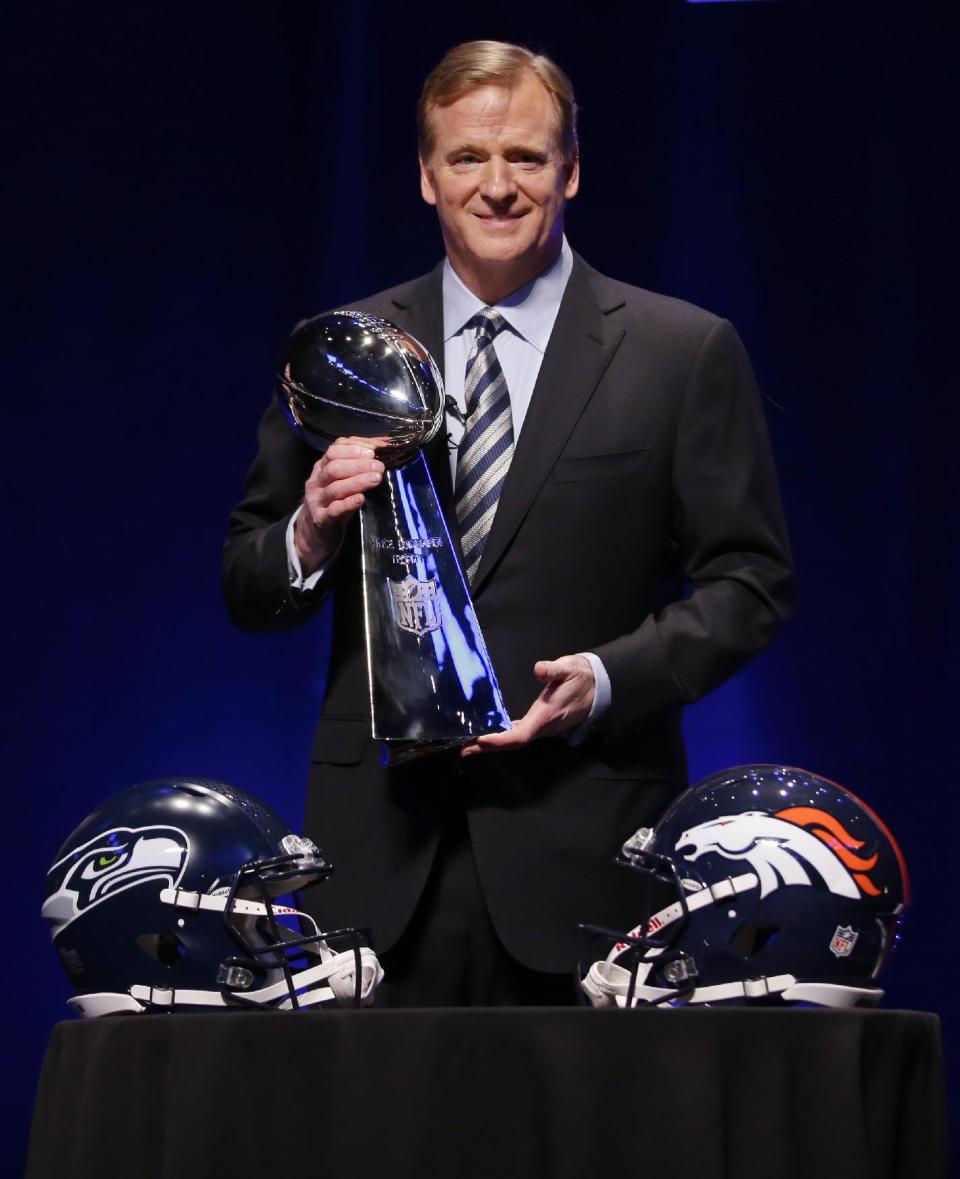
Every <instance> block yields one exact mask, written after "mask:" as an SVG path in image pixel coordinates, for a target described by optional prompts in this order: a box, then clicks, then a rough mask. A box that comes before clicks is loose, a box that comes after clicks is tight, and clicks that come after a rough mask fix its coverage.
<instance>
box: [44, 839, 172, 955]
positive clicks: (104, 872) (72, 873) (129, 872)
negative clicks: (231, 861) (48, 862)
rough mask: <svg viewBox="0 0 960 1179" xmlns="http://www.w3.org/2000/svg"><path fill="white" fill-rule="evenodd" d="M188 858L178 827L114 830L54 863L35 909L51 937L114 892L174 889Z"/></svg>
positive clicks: (91, 840) (107, 898)
mask: <svg viewBox="0 0 960 1179" xmlns="http://www.w3.org/2000/svg"><path fill="white" fill-rule="evenodd" d="M189 858H190V840H189V839H188V838H187V836H186V834H185V833H184V832H183V831H181V830H180V828H179V827H160V826H155V827H135V828H131V827H114V828H113V830H111V831H104V832H102V833H101V834H100V835H95V836H94V837H93V839H90V840H88V841H87V842H86V843H85V844H83V845H82V846H81V847H78V848H75V849H74V850H73V851H71V852H70V853H69V855H66V856H64V857H63V859H62V860H58V861H57V863H56V864H54V865H53V867H52V868H51V869H50V871H49V872H48V873H47V876H48V878H49V879H50V881H51V884H54V883H56V882H57V879H58V877H59V875H60V874H61V873H62V874H63V879H62V880H60V882H59V887H57V889H56V891H55V892H51V893H50V895H49V896H48V897H47V899H46V901H44V904H43V909H42V910H41V912H42V915H43V918H44V920H45V921H46V922H47V924H48V925H49V926H50V932H51V935H52V936H53V937H56V935H57V934H58V933H60V932H62V931H63V930H64V929H66V927H67V926H68V925H69V924H70V923H71V922H72V921H74V920H76V918H77V917H79V916H81V915H82V914H83V913H85V912H87V911H88V910H90V909H92V908H94V907H95V906H96V905H99V904H101V903H102V902H103V901H108V900H109V899H110V898H111V897H113V896H116V894H117V893H119V892H123V891H125V890H126V889H128V888H133V887H134V886H136V885H138V884H145V883H146V882H147V881H148V880H156V881H161V882H162V883H163V885H165V886H166V887H167V888H176V886H177V885H178V884H179V883H180V880H181V878H182V877H183V872H184V869H185V868H186V866H187V861H188V860H189Z"/></svg>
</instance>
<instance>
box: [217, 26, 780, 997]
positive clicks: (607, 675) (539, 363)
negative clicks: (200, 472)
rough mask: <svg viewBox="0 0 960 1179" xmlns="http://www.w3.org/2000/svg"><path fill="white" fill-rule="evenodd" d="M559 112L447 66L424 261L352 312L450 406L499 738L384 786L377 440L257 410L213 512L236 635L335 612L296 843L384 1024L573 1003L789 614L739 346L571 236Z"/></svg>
mask: <svg viewBox="0 0 960 1179" xmlns="http://www.w3.org/2000/svg"><path fill="white" fill-rule="evenodd" d="M575 115H576V107H575V103H574V100H573V93H572V90H571V88H570V84H569V82H568V80H567V79H566V77H565V75H564V74H563V73H562V72H561V71H560V70H559V69H558V68H557V67H556V66H555V65H554V63H552V62H551V61H550V60H549V59H547V58H545V57H543V56H538V55H534V54H531V53H529V52H528V51H527V50H525V49H521V48H519V47H517V46H512V45H505V44H501V43H498V42H471V43H468V44H466V45H461V46H458V47H456V48H455V49H453V50H451V51H450V52H449V53H448V54H447V55H446V57H445V58H444V59H443V61H441V63H440V64H439V65H438V66H437V67H436V69H435V70H434V71H433V73H432V74H431V75H430V77H429V78H428V79H427V82H426V84H425V86H424V91H423V95H422V97H421V102H420V108H419V126H420V164H421V190H422V194H423V197H424V199H425V200H426V201H427V202H428V203H429V204H431V205H434V206H435V207H436V210H437V214H438V217H439V221H440V228H441V232H442V234H443V241H444V247H445V250H446V261H445V262H444V264H443V265H442V266H440V267H438V268H437V269H435V270H434V271H433V272H432V273H431V274H428V275H426V276H425V277H423V278H421V279H417V280H415V281H413V282H411V283H407V284H404V285H403V286H400V287H397V288H394V289H393V290H390V291H386V292H383V293H381V294H379V295H376V296H374V297H372V298H369V299H363V300H360V301H359V302H358V303H356V304H354V306H356V307H358V308H362V309H364V310H366V311H369V312H372V313H373V314H377V315H381V316H384V317H385V318H388V319H391V320H393V321H395V322H396V323H398V324H400V325H401V326H402V327H404V328H406V329H407V330H409V331H410V332H411V333H412V334H413V335H415V336H416V337H417V338H418V339H420V340H421V341H422V342H423V343H424V344H425V345H426V346H427V347H428V349H429V350H430V351H431V352H432V353H433V355H434V357H435V358H436V359H437V360H438V362H439V361H441V360H442V362H443V367H444V370H445V373H444V375H445V381H446V385H447V391H448V393H450V394H451V396H452V397H453V398H454V399H455V400H456V401H457V402H458V405H459V412H458V413H457V414H454V415H452V416H451V418H450V421H449V425H450V429H451V439H452V442H453V443H454V444H456V446H457V450H456V451H455V452H454V453H453V455H452V457H451V456H450V455H449V454H448V452H447V448H446V446H445V445H444V444H443V441H442V440H438V443H437V445H435V446H434V447H433V448H432V449H430V450H429V451H428V454H427V457H428V461H429V462H430V465H431V469H432V472H433V477H434V481H435V483H436V484H437V488H438V494H439V495H440V498H441V502H442V503H443V504H444V507H445V511H446V515H447V518H448V520H449V521H450V522H451V524H453V525H454V526H456V525H457V524H459V531H460V534H461V539H462V547H463V555H464V563H465V567H466V568H467V570H468V573H469V576H470V579H471V585H472V591H473V596H474V601H475V604H476V608H477V613H478V616H479V619H480V623H481V626H482V628H483V631H484V635H485V637H486V640H487V645H488V647H489V650H490V654H491V657H492V659H493V663H494V666H495V668H496V670H497V676H498V680H499V683H500V686H501V689H502V690H503V693H504V697H505V700H506V704H507V708H508V711H509V713H510V715H511V717H513V718H516V719H515V720H514V725H513V728H512V730H511V731H510V732H508V733H502V734H494V735H490V736H486V737H482V738H480V739H479V740H478V741H476V742H474V743H473V744H471V745H469V746H468V747H466V748H465V749H464V750H463V751H462V752H461V753H460V754H459V755H456V754H449V755H441V756H436V757H433V758H429V759H425V760H424V761H420V762H413V763H408V764H405V765H402V766H399V767H395V768H392V769H385V768H384V767H382V766H381V764H380V758H379V756H378V751H377V749H376V747H375V745H374V743H373V742H372V740H371V739H370V737H369V717H368V713H367V709H368V705H367V700H368V696H367V686H366V669H365V663H364V656H363V648H362V630H361V593H360V584H359V552H358V537H357V532H358V529H357V521H356V512H357V510H358V508H359V507H360V506H361V505H362V503H363V496H364V493H365V492H366V491H367V490H368V489H369V488H370V487H373V486H375V485H376V484H377V483H378V482H379V481H380V479H381V477H382V474H383V467H382V464H381V463H380V462H379V460H378V459H377V457H376V453H375V450H376V443H375V441H374V442H371V441H370V440H364V439H340V440H338V441H337V442H335V443H333V444H332V445H331V446H330V447H329V448H328V450H327V451H326V453H325V454H324V455H323V456H322V457H321V458H320V459H319V460H318V461H315V455H314V454H313V453H312V452H309V451H308V450H307V448H306V447H305V446H304V445H303V444H302V443H300V442H299V441H298V439H297V438H296V437H295V436H294V434H293V432H292V431H291V430H290V428H289V426H288V425H287V423H286V421H285V420H284V418H283V415H282V414H281V412H280V410H279V409H278V408H277V407H276V406H275V405H272V406H271V407H270V408H269V409H268V410H267V413H266V415H265V416H264V419H263V422H262V424H261V430H260V436H259V440H260V450H259V454H258V456H257V459H256V461H255V462H254V465H253V467H252V468H251V471H250V474H249V476H248V482H247V491H246V496H245V499H244V501H243V502H242V503H241V504H240V505H239V507H238V508H237V509H236V510H235V512H234V513H233V516H232V518H231V531H230V536H229V538H228V541H227V545H226V551H225V564H224V585H225V592H226V598H227V602H228V606H229V609H230V611H231V615H232V617H233V618H234V620H235V622H236V623H237V624H238V625H239V626H241V627H244V628H249V629H269V628H271V627H272V628H281V627H288V626H293V625H297V624H299V623H300V622H302V621H304V620H305V619H307V618H309V617H310V616H311V615H312V614H313V613H314V612H315V611H316V609H317V608H318V606H319V605H320V603H321V601H322V600H324V598H325V597H326V595H327V593H329V592H331V591H332V593H333V599H334V633H333V647H332V653H331V663H330V672H329V681H328V690H327V697H326V700H325V703H324V709H323V715H322V717H321V719H320V722H319V725H318V728H317V734H316V738H315V741H314V747H313V755H312V760H313V770H312V774H311V781H310V792H309V798H308V805H307V831H308V832H309V833H310V834H311V835H313V836H314V837H315V838H317V839H318V840H319V841H320V842H321V843H322V844H323V846H324V847H325V848H326V849H327V850H328V851H329V854H330V856H331V859H332V860H333V861H334V863H335V864H336V865H337V873H336V875H335V877H334V879H333V880H332V881H331V882H330V883H329V884H328V885H326V886H325V888H324V890H323V891H324V894H325V895H324V896H319V897H318V898H317V903H318V905H319V906H321V907H320V910H319V913H318V916H319V918H320V920H321V922H322V923H323V924H324V925H326V926H328V927H329V926H330V925H348V924H352V923H356V922H359V923H367V924H369V925H371V926H372V928H373V932H374V937H375V942H376V946H377V949H378V951H379V952H380V955H381V958H382V960H383V962H384V966H385V969H386V972H387V979H388V981H387V983H386V984H385V986H384V991H383V995H384V998H385V1000H386V1001H387V1002H393V1003H397V1004H407V1005H410V1004H413V1005H417V1004H443V1003H543V1002H566V1001H569V999H570V997H571V995H572V988H571V986H570V983H569V978H570V972H571V971H572V968H573V966H574V963H575V942H576V925H577V922H578V921H581V920H592V921H599V922H604V923H607V924H609V925H611V926H614V927H616V926H617V925H618V923H620V927H621V928H623V927H629V925H631V924H632V923H633V922H632V921H631V914H633V915H634V917H635V913H636V901H635V900H634V899H633V890H634V888H635V885H634V884H633V882H632V880H630V878H629V874H628V873H624V872H622V870H621V871H619V872H618V870H617V869H616V868H615V867H613V866H612V864H611V861H612V857H613V856H614V854H615V852H616V850H617V848H618V846H619V845H620V844H621V843H622V842H623V840H624V839H625V838H626V837H627V836H628V835H630V834H631V833H632V832H633V831H634V830H636V828H637V827H639V826H642V825H645V824H652V823H653V822H655V820H656V818H657V817H658V815H659V814H660V813H661V812H662V811H663V809H664V808H665V807H666V805H667V804H668V803H669V801H670V800H671V798H672V797H673V796H674V795H675V794H676V793H677V792H678V791H679V790H681V789H682V788H683V787H684V785H685V784H686V766H685V759H684V751H683V743H682V737H681V733H680V711H681V708H682V706H683V705H684V704H685V703H688V702H690V701H692V700H695V699H697V698H698V697H699V696H701V695H702V694H703V693H705V692H706V691H708V690H709V689H710V688H712V687H714V686H715V685H716V684H718V683H720V682H721V681H722V680H723V679H724V678H726V677H727V676H728V675H730V674H731V673H732V672H733V671H735V670H737V669H738V668H739V667H740V666H742V665H743V664H744V663H745V662H746V661H747V659H749V658H750V656H751V655H753V654H754V653H755V652H757V651H758V650H760V649H761V648H762V647H763V646H764V645H765V644H766V643H767V642H768V641H769V640H770V638H771V637H772V635H773V633H774V631H775V629H776V627H777V625H778V624H779V623H780V622H781V621H782V620H783V619H784V618H785V617H786V616H787V615H788V614H789V612H790V610H791V606H792V588H793V583H792V573H791V568H790V558H789V548H788V542H787V538H786V532H785V528H784V524H783V520H782V517H781V512H780V507H779V497H778V492H777V485H776V478H775V473H774V470H773V464H772V459H771V456H770V452H769V445H768V442H767V438H766V430H765V425H764V420H763V413H762V408H761V406H760V403H759V400H758V397H757V392H756V387H755V383H754V379H753V375H752V373H751V370H750V365H749V362H748V360H747V358H746V355H745V353H744V351H743V348H742V346H741V345H740V342H739V340H738V339H737V337H736V334H735V333H734V332H733V330H732V328H731V327H730V326H729V325H728V324H726V323H725V322H723V321H721V320H718V319H717V318H716V317H714V316H712V315H710V314H708V313H707V312H704V311H701V310H700V309H698V308H695V307H691V306H688V305H686V304H683V303H680V302H678V301H676V300H672V299H667V298H663V297H660V296H656V295H653V294H650V293H649V292H646V291H642V290H639V289H637V288H634V287H628V286H625V285H623V284H621V283H617V282H613V281H611V280H610V279H607V278H605V277H603V276H602V275H600V274H598V273H597V272H595V271H593V270H592V269H591V268H590V267H589V266H587V265H586V263H585V262H583V260H582V259H580V258H579V257H577V256H576V255H574V254H573V253H572V251H571V250H570V248H569V246H567V244H566V241H565V238H564V236H563V210H564V206H565V203H566V201H567V200H569V199H571V198H572V197H573V196H575V195H576V192H577V188H578V183H579V154H578V148H577V139H576V123H575ZM490 309H492V310H490ZM685 584H686V588H685ZM319 891H320V890H318V892H319ZM623 922H626V926H624V925H623V924H622V923H623Z"/></svg>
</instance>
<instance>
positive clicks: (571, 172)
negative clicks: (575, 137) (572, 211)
mask: <svg viewBox="0 0 960 1179" xmlns="http://www.w3.org/2000/svg"><path fill="white" fill-rule="evenodd" d="M579 191H580V148H579V147H575V148H574V149H573V159H572V160H571V161H570V163H569V164H567V183H566V185H565V186H564V189H563V195H564V196H565V197H566V198H567V200H568V201H569V200H570V199H571V197H575V196H576V195H577V193H578V192H579Z"/></svg>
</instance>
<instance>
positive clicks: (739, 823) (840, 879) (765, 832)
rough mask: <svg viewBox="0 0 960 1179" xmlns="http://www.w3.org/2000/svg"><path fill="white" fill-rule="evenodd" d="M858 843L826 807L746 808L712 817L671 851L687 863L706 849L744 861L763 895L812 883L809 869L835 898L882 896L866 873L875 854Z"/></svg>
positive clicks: (853, 898)
mask: <svg viewBox="0 0 960 1179" xmlns="http://www.w3.org/2000/svg"><path fill="white" fill-rule="evenodd" d="M862 847H863V841H862V840H858V839H854V838H853V836H852V835H850V833H849V832H848V831H847V830H846V829H845V828H844V826H843V824H842V823H840V821H839V820H838V819H836V818H834V816H833V815H831V814H829V813H828V812H827V811H824V810H820V809H819V808H817V807H808V806H796V807H787V808H786V809H785V810H782V811H778V812H777V813H776V814H774V815H770V814H767V813H765V812H763V811H745V812H744V813H742V814H739V815H726V816H721V817H720V818H718V819H711V820H710V821H709V822H706V823H700V824H699V825H698V826H696V827H691V828H690V829H689V830H687V831H684V832H683V834H682V835H681V836H680V838H679V839H678V840H677V843H676V848H675V850H676V853H677V854H678V855H679V856H682V857H683V859H684V860H687V861H693V860H697V859H699V858H700V856H702V855H706V854H707V853H709V852H713V853H715V854H716V855H720V856H723V857H724V859H727V860H744V861H746V862H747V863H748V864H749V865H750V867H751V868H752V869H753V871H754V872H755V873H756V875H757V879H758V881H759V884H760V896H761V897H765V896H768V895H769V894H770V893H771V892H773V891H774V890H775V889H777V888H780V887H781V885H811V884H812V883H813V880H812V879H811V872H812V873H815V874H816V875H817V876H819V877H820V879H821V880H822V881H823V882H824V884H825V885H826V886H827V888H828V889H829V890H830V892H832V893H834V894H835V895H836V896H842V897H849V898H851V899H852V900H856V899H859V898H860V897H861V896H870V897H875V896H879V895H880V890H879V889H878V888H877V887H876V885H875V884H874V883H873V881H872V880H871V879H870V877H869V875H868V873H869V872H870V871H872V869H873V868H874V867H875V866H876V863H877V858H878V857H877V853H876V852H874V854H873V855H871V856H869V857H862V856H859V855H857V852H858V851H859V849H860V848H862Z"/></svg>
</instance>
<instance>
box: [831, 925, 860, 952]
mask: <svg viewBox="0 0 960 1179" xmlns="http://www.w3.org/2000/svg"><path fill="white" fill-rule="evenodd" d="M858 936H859V935H858V933H857V931H856V930H855V929H854V928H853V926H852V925H838V926H837V932H836V933H835V934H834V935H833V937H832V938H831V940H830V953H831V954H835V955H836V956H837V957H838V958H849V957H850V955H851V954H852V953H853V947H854V946H855V945H856V944H857V937H858Z"/></svg>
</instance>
